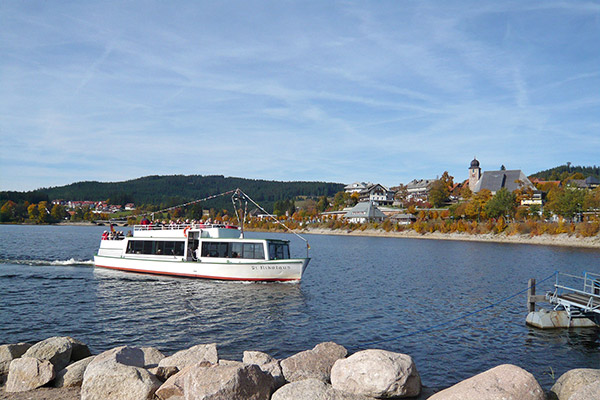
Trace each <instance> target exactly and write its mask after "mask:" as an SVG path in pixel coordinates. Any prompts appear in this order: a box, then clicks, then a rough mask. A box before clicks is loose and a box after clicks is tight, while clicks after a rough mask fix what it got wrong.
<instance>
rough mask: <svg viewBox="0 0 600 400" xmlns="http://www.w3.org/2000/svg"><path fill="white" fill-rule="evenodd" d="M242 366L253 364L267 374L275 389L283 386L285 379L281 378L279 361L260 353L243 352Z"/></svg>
mask: <svg viewBox="0 0 600 400" xmlns="http://www.w3.org/2000/svg"><path fill="white" fill-rule="evenodd" d="M242 362H243V363H244V364H254V365H258V367H259V368H260V369H261V370H262V371H263V372H266V373H268V374H270V375H271V376H272V377H273V379H274V380H275V389H277V388H279V387H281V386H283V384H285V378H284V377H283V371H282V370H281V365H280V364H279V361H278V360H276V359H274V358H273V357H271V356H270V355H268V354H267V353H263V352H260V351H244V356H243V358H242Z"/></svg>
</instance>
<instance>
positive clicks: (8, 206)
mask: <svg viewBox="0 0 600 400" xmlns="http://www.w3.org/2000/svg"><path fill="white" fill-rule="evenodd" d="M15 206H16V203H15V202H14V201H11V200H8V201H7V202H6V203H4V204H3V205H2V208H0V222H11V221H14V220H15Z"/></svg>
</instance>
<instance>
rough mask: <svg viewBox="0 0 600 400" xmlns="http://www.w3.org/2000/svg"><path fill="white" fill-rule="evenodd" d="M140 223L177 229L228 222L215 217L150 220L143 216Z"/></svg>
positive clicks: (152, 227)
mask: <svg viewBox="0 0 600 400" xmlns="http://www.w3.org/2000/svg"><path fill="white" fill-rule="evenodd" d="M140 224H141V225H144V226H147V227H148V228H149V229H177V228H180V227H182V226H190V225H191V226H196V225H226V226H229V225H230V224H229V223H227V222H222V221H220V220H217V219H215V220H214V221H213V220H212V219H211V218H208V219H206V220H203V219H200V220H196V219H191V220H190V219H186V220H183V219H177V220H169V221H167V220H162V221H161V220H158V219H156V220H152V221H150V220H149V219H148V218H146V217H144V218H143V219H142V221H141V222H140Z"/></svg>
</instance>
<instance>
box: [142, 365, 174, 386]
mask: <svg viewBox="0 0 600 400" xmlns="http://www.w3.org/2000/svg"><path fill="white" fill-rule="evenodd" d="M148 372H150V373H151V374H152V375H154V376H156V377H157V378H158V379H159V380H160V381H161V382H165V381H166V380H167V379H169V378H170V377H172V376H173V375H175V374H176V373H178V372H179V369H177V367H153V368H148Z"/></svg>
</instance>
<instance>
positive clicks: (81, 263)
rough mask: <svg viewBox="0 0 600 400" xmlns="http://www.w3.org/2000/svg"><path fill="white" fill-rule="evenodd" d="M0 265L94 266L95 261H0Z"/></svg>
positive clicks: (71, 259)
mask: <svg viewBox="0 0 600 400" xmlns="http://www.w3.org/2000/svg"><path fill="white" fill-rule="evenodd" d="M0 264H16V265H31V266H93V265H94V260H76V259H74V258H70V259H68V260H14V259H13V260H11V259H0Z"/></svg>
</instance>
